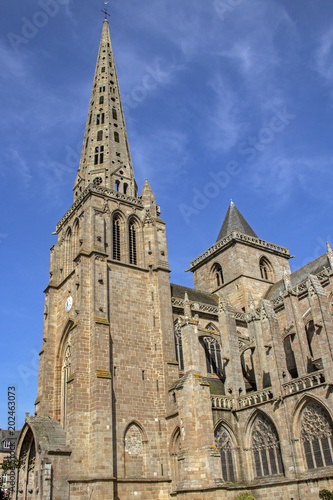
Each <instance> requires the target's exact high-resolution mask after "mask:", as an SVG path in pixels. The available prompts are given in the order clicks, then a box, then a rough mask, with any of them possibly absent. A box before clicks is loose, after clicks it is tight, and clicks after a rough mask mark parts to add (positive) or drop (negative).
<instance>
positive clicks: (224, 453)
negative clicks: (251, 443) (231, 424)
mask: <svg viewBox="0 0 333 500" xmlns="http://www.w3.org/2000/svg"><path fill="white" fill-rule="evenodd" d="M215 443H216V447H217V449H218V450H219V452H220V457H221V467H222V477H223V479H224V481H226V482H232V483H233V482H234V481H235V451H234V445H233V442H232V439H231V436H230V433H229V432H228V431H227V429H226V428H225V427H224V426H223V425H222V424H220V425H219V426H218V427H217V429H216V430H215Z"/></svg>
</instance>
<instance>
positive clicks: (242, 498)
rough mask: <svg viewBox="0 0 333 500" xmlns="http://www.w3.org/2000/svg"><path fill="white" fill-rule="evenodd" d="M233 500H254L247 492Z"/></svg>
mask: <svg viewBox="0 0 333 500" xmlns="http://www.w3.org/2000/svg"><path fill="white" fill-rule="evenodd" d="M235 500H256V499H255V498H254V496H252V495H251V493H249V492H248V491H244V492H243V493H239V494H238V495H237V496H236V497H235Z"/></svg>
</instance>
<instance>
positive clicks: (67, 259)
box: [63, 227, 72, 276]
mask: <svg viewBox="0 0 333 500" xmlns="http://www.w3.org/2000/svg"><path fill="white" fill-rule="evenodd" d="M71 239H72V230H71V228H70V227H68V228H67V230H66V233H65V249H64V266H63V269H64V276H67V274H68V273H69V272H70V270H71V268H72V247H71V244H72V242H71Z"/></svg>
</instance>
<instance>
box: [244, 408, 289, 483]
mask: <svg viewBox="0 0 333 500" xmlns="http://www.w3.org/2000/svg"><path fill="white" fill-rule="evenodd" d="M250 448H251V453H252V460H253V470H254V475H255V477H257V478H260V477H265V476H275V475H281V474H284V467H283V462H282V454H281V448H280V439H279V435H278V432H277V430H276V426H275V424H274V423H273V421H272V419H271V418H270V417H269V416H268V415H267V414H266V413H264V412H262V411H256V412H254V414H253V415H252V417H251V422H250Z"/></svg>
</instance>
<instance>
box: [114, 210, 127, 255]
mask: <svg viewBox="0 0 333 500" xmlns="http://www.w3.org/2000/svg"><path fill="white" fill-rule="evenodd" d="M111 226H112V247H111V248H112V259H113V260H118V261H122V260H124V259H123V257H124V252H125V249H124V247H125V241H124V240H125V238H124V227H125V218H124V215H123V213H122V212H120V211H119V210H116V211H114V212H113V214H112V219H111Z"/></svg>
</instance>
